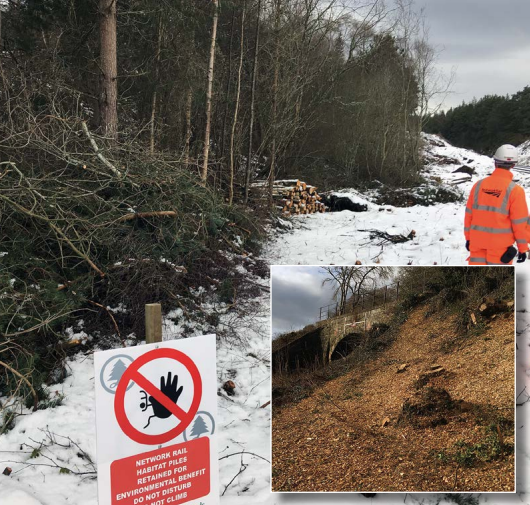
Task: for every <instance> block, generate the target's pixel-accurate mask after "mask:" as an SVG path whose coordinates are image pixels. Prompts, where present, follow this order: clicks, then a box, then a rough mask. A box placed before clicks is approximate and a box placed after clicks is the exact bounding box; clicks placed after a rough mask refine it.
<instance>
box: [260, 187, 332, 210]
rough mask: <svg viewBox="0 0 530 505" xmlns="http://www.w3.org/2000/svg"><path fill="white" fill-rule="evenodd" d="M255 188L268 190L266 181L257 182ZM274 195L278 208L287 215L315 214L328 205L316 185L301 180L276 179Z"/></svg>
mask: <svg viewBox="0 0 530 505" xmlns="http://www.w3.org/2000/svg"><path fill="white" fill-rule="evenodd" d="M254 187H255V188H263V190H265V191H267V190H268V186H266V183H264V182H262V181H260V182H257V183H255V185H254ZM272 197H273V199H274V203H275V205H276V208H277V209H278V210H280V211H281V212H282V213H283V214H285V215H298V214H314V213H316V212H325V211H326V206H325V205H324V203H323V202H322V197H321V196H320V195H319V194H318V193H317V188H316V186H311V185H309V184H307V183H305V182H302V181H300V180H283V181H282V180H280V181H275V182H274V186H273V188H272Z"/></svg>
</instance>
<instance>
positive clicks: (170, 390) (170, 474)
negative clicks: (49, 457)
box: [95, 335, 219, 505]
mask: <svg viewBox="0 0 530 505" xmlns="http://www.w3.org/2000/svg"><path fill="white" fill-rule="evenodd" d="M95 368H96V376H95V383H96V426H97V465H98V496H99V505H177V504H179V503H186V504H189V505H218V504H219V489H218V488H219V470H218V454H217V426H216V421H217V377H216V375H217V372H216V353H215V335H205V336H202V337H194V338H187V339H182V340H172V341H167V342H160V343H156V344H148V345H142V346H137V347H127V348H125V349H114V350H110V351H102V352H97V353H95Z"/></svg>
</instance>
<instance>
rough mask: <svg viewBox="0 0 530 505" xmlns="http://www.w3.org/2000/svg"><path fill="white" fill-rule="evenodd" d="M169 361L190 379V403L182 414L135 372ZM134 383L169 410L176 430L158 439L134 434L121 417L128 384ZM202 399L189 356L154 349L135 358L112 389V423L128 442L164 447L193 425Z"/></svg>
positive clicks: (195, 370)
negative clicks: (145, 366)
mask: <svg viewBox="0 0 530 505" xmlns="http://www.w3.org/2000/svg"><path fill="white" fill-rule="evenodd" d="M160 358H169V359H173V360H175V361H178V362H179V363H181V364H183V365H184V366H185V367H186V369H187V370H188V372H189V373H190V375H191V378H192V381H193V399H192V402H191V407H190V408H189V410H188V411H187V412H186V411H185V410H183V409H181V408H180V407H179V406H178V405H176V404H175V403H174V402H172V401H171V400H170V399H169V398H168V397H167V396H166V395H165V394H164V393H162V391H160V389H159V388H158V387H157V386H155V385H154V384H153V383H152V382H151V381H149V380H148V379H147V378H145V377H144V376H143V375H142V373H141V372H139V369H140V368H141V367H142V366H143V365H145V364H146V363H149V362H151V361H154V360H156V359H160ZM131 381H132V382H135V383H136V384H137V385H138V386H140V387H141V388H142V389H144V390H145V391H146V392H147V393H148V394H149V395H151V396H152V397H153V398H155V399H156V400H157V401H158V402H159V403H161V404H162V405H163V406H164V407H165V408H166V409H167V410H169V411H170V412H171V413H172V414H173V415H174V416H175V417H176V418H177V419H178V420H179V423H178V424H177V426H175V427H174V428H172V429H171V430H169V431H167V432H166V433H160V434H158V435H149V434H147V433H142V432H141V431H139V430H137V429H136V428H135V427H134V426H133V425H132V424H131V422H130V421H129V419H128V418H127V414H126V413H125V392H126V391H127V386H128V385H129V382H131ZM201 397H202V380H201V375H200V373H199V370H198V368H197V366H196V365H195V363H194V362H193V361H192V360H191V358H190V357H189V356H187V355H186V354H184V353H183V352H181V351H177V350H176V349H170V348H161V349H154V350H153V351H149V352H147V353H145V354H143V355H142V356H140V357H139V358H136V359H135V360H134V361H133V362H132V363H131V364H130V365H129V366H128V367H127V370H125V372H124V373H123V375H122V377H121V379H120V382H119V383H118V387H117V388H116V395H115V396H114V412H115V413H116V420H117V421H118V424H119V426H120V428H121V429H122V431H123V433H125V435H127V436H128V437H129V438H130V439H131V440H134V441H135V442H138V443H139V444H145V445H159V444H165V443H166V442H169V441H170V440H173V439H175V438H176V437H178V436H179V435H180V434H181V433H182V432H183V431H184V430H185V429H186V428H187V427H188V425H189V424H190V423H191V422H192V421H193V419H194V417H195V414H196V413H197V411H198V410H199V405H200V403H201Z"/></svg>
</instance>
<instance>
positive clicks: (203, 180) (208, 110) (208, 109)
mask: <svg viewBox="0 0 530 505" xmlns="http://www.w3.org/2000/svg"><path fill="white" fill-rule="evenodd" d="M212 2H213V5H214V13H213V23H212V40H211V46H210V62H209V64H208V87H207V90H206V126H205V128H204V151H203V162H202V171H201V183H202V185H203V186H206V178H207V177H208V154H209V152H210V128H211V119H212V118H211V116H212V89H213V70H214V64H215V44H216V40H217V20H218V19H219V0H212Z"/></svg>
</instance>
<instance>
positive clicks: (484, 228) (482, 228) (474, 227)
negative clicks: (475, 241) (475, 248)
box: [471, 224, 512, 234]
mask: <svg viewBox="0 0 530 505" xmlns="http://www.w3.org/2000/svg"><path fill="white" fill-rule="evenodd" d="M471 229H472V230H476V231H485V232H487V233H494V234H502V233H512V229H511V228H490V227H488V226H477V225H476V224H472V225H471Z"/></svg>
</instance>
